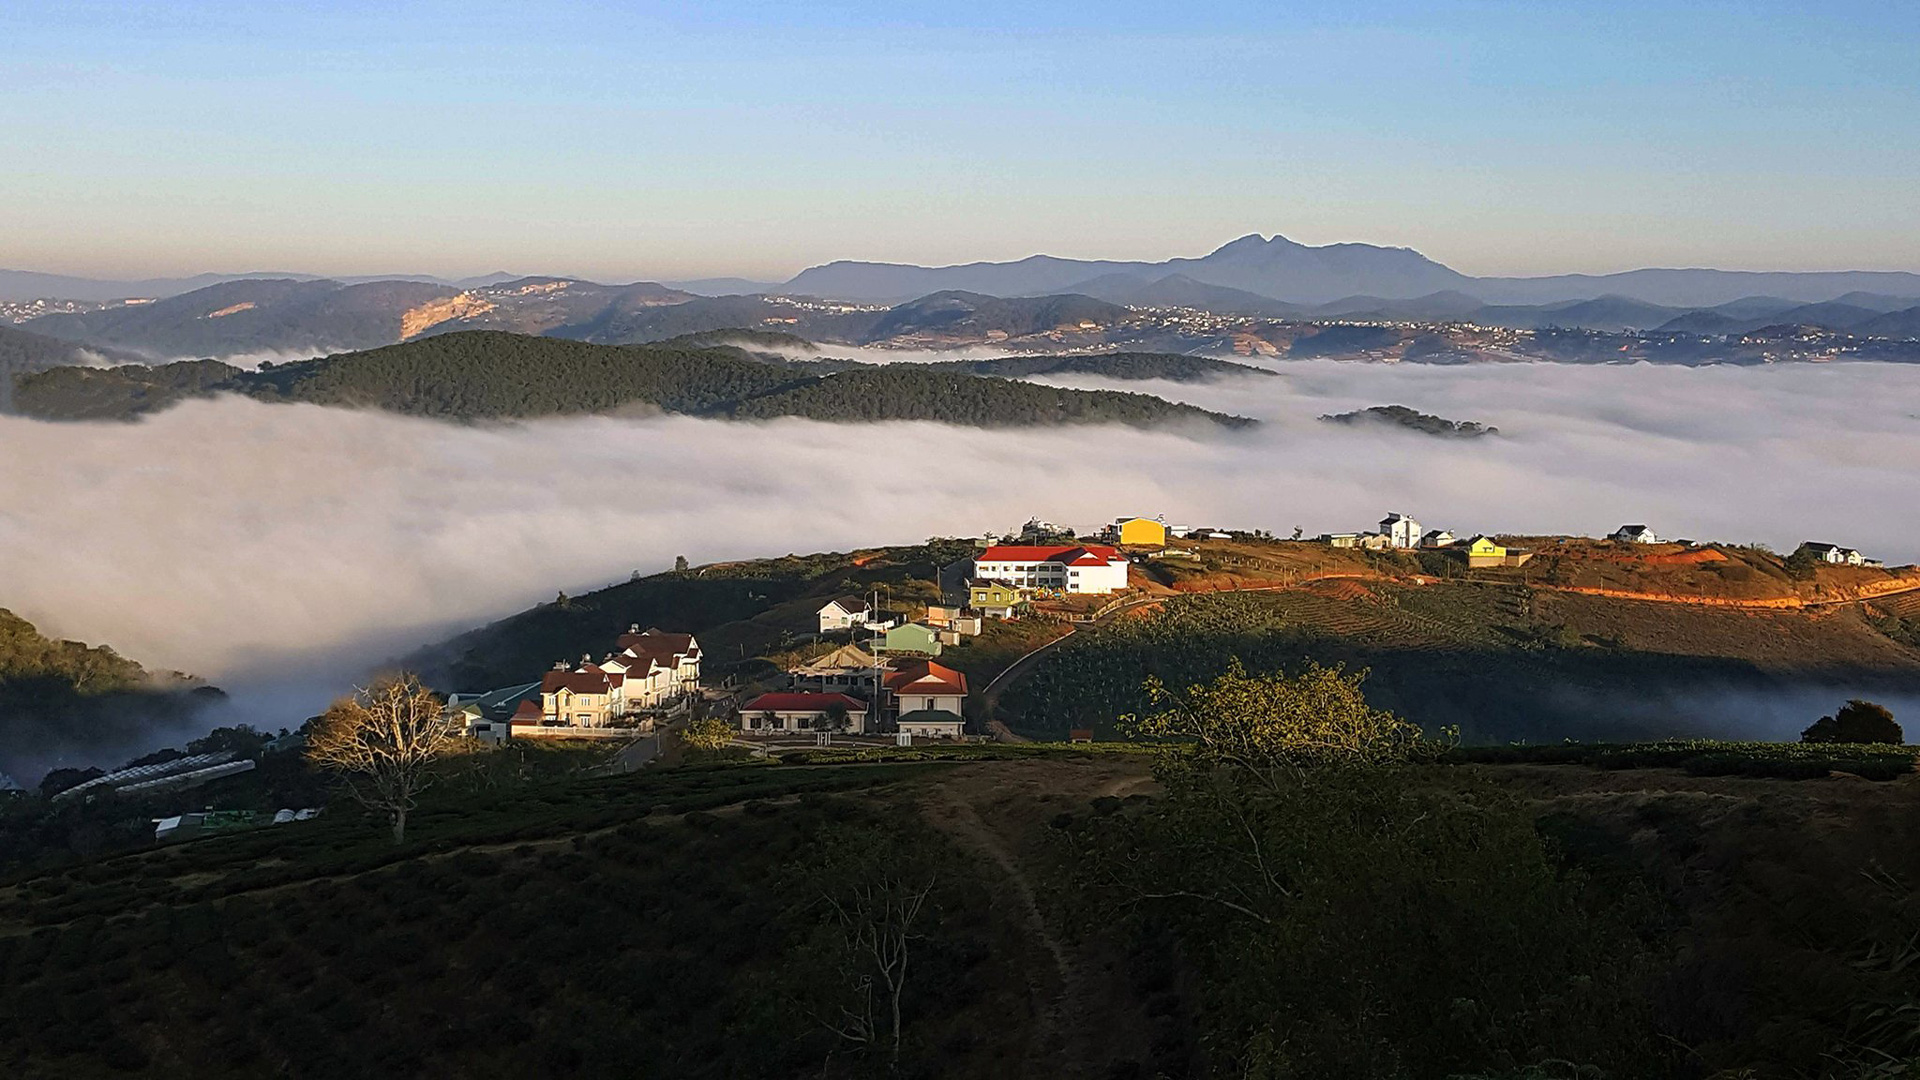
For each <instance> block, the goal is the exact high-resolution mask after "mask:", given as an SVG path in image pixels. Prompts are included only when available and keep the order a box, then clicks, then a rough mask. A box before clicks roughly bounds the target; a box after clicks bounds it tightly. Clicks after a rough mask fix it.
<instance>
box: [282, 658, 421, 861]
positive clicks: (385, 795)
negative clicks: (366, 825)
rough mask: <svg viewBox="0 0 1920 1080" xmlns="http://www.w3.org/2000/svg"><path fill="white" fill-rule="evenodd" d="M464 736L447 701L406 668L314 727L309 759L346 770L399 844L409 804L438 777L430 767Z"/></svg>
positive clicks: (357, 793) (353, 790)
mask: <svg viewBox="0 0 1920 1080" xmlns="http://www.w3.org/2000/svg"><path fill="white" fill-rule="evenodd" d="M457 737H458V736H457V735H456V734H455V732H454V729H453V725H452V723H451V722H450V721H448V719H447V718H446V716H445V715H444V713H443V711H442V708H441V704H440V700H439V699H438V698H436V697H434V696H433V694H432V692H431V691H429V690H428V689H427V688H426V687H424V686H422V685H420V680H419V679H418V678H417V677H415V676H414V675H412V674H407V673H403V674H400V675H396V676H393V677H391V678H386V679H382V680H380V681H379V682H376V683H374V684H373V685H372V686H370V687H367V688H366V689H364V690H361V691H360V692H358V693H357V694H355V695H354V696H353V697H349V698H342V699H341V700H339V701H336V702H334V703H333V706H332V707H331V708H329V709H328V710H327V711H326V713H325V714H323V715H322V716H321V717H320V718H319V719H317V720H315V721H314V724H313V728H312V730H311V731H309V732H308V734H307V760H308V761H311V762H312V763H313V764H315V765H317V766H319V767H320V768H322V769H326V770H327V771H329V772H333V773H337V774H339V776H340V778H341V780H342V781H344V782H345V784H346V787H347V791H348V792H349V793H350V794H351V795H352V796H353V797H354V798H355V799H356V800H358V801H359V802H360V804H361V805H363V806H365V807H367V808H368V809H370V810H376V811H379V812H380V813H383V814H385V815H386V816H387V820H388V821H390V822H392V824H393V842H394V843H396V844H398V843H400V842H401V841H402V840H404V839H406V835H407V811H409V810H412V809H413V808H414V806H415V804H416V801H417V800H418V798H419V796H420V792H422V791H424V790H426V788H427V786H428V785H429V784H430V783H431V782H432V775H431V771H430V767H431V766H432V764H433V762H434V760H435V759H437V758H439V757H440V756H441V755H442V754H444V753H445V752H446V751H447V749H448V748H449V747H450V746H452V745H453V742H454V740H455V739H456V738H457Z"/></svg>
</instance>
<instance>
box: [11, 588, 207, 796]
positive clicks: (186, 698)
mask: <svg viewBox="0 0 1920 1080" xmlns="http://www.w3.org/2000/svg"><path fill="white" fill-rule="evenodd" d="M219 697H220V695H219V693H218V691H214V690H212V689H210V688H199V687H198V684H196V683H194V682H192V681H191V680H188V679H187V678H186V677H184V676H181V675H178V674H170V675H154V674H152V673H149V672H148V671H146V669H144V668H142V667H141V666H140V665H139V664H138V663H135V662H134V661H132V660H129V659H127V658H126V657H123V656H121V655H120V654H118V653H116V652H114V651H113V650H112V649H111V648H108V647H106V646H103V645H97V646H96V645H86V644H83V643H81V642H77V641H58V640H55V639H52V638H49V637H47V636H46V635H44V634H42V633H40V631H39V630H37V629H36V628H35V627H34V625H33V624H32V623H30V622H28V621H27V620H25V619H22V618H20V617H19V616H18V615H15V614H14V613H13V612H11V611H7V610H6V609H4V608H0V771H4V772H9V773H13V774H15V775H16V776H18V777H20V778H21V779H23V780H24V779H27V778H28V777H30V776H32V775H37V773H38V772H40V771H44V770H45V769H46V768H51V767H53V766H55V765H59V764H80V765H92V764H98V763H99V762H98V761H97V755H98V754H99V753H100V752H101V751H103V750H105V751H106V752H109V753H117V752H118V751H119V750H120V749H122V748H124V747H127V746H143V745H144V744H145V743H146V742H148V741H149V740H151V739H152V738H153V734H154V733H155V732H156V731H164V730H167V729H168V728H169V727H171V726H173V725H177V724H181V723H184V722H186V721H187V720H189V719H190V718H191V717H193V716H194V715H195V714H196V713H197V712H198V711H199V710H201V709H202V708H205V707H206V706H207V705H209V704H212V703H213V702H214V701H217V700H218V699H219ZM116 763H117V762H108V764H116Z"/></svg>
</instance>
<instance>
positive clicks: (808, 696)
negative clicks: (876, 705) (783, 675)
mask: <svg viewBox="0 0 1920 1080" xmlns="http://www.w3.org/2000/svg"><path fill="white" fill-rule="evenodd" d="M867 715H868V709H867V703H866V702H864V701H861V700H860V699H859V698H856V697H849V696H847V695H846V694H818V693H809V692H804V691H786V692H782V693H774V694H761V695H760V696H759V697H757V698H754V699H753V700H752V701H749V702H747V703H746V705H744V706H742V707H741V709H740V729H741V730H742V731H746V732H750V733H753V734H756V735H773V734H778V733H780V732H790V731H822V730H826V726H827V725H828V724H829V723H833V722H837V721H838V720H839V719H840V718H841V717H843V716H844V717H845V719H846V727H845V728H842V729H841V730H844V731H849V732H852V733H854V734H856V735H864V734H865V733H866V732H867Z"/></svg>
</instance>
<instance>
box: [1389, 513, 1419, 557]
mask: <svg viewBox="0 0 1920 1080" xmlns="http://www.w3.org/2000/svg"><path fill="white" fill-rule="evenodd" d="M1380 535H1382V536H1384V537H1386V538H1387V546H1388V547H1392V548H1406V549H1411V548H1417V547H1419V546H1420V523H1419V522H1417V521H1415V520H1413V519H1412V518H1410V517H1408V516H1407V515H1405V514H1388V515H1387V516H1386V517H1383V518H1381V519H1380Z"/></svg>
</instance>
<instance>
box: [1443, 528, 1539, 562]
mask: <svg viewBox="0 0 1920 1080" xmlns="http://www.w3.org/2000/svg"><path fill="white" fill-rule="evenodd" d="M1454 548H1455V550H1464V551H1465V552H1466V554H1467V566H1469V567H1471V568H1475V569H1483V568H1485V567H1489V566H1525V565H1527V563H1528V562H1530V561H1531V560H1532V559H1533V552H1531V551H1529V550H1527V549H1526V548H1510V547H1503V546H1501V545H1499V544H1496V543H1494V542H1493V541H1492V540H1491V539H1490V538H1488V537H1485V536H1476V537H1474V538H1473V539H1471V540H1469V541H1467V542H1466V543H1465V544H1456V545H1454Z"/></svg>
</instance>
